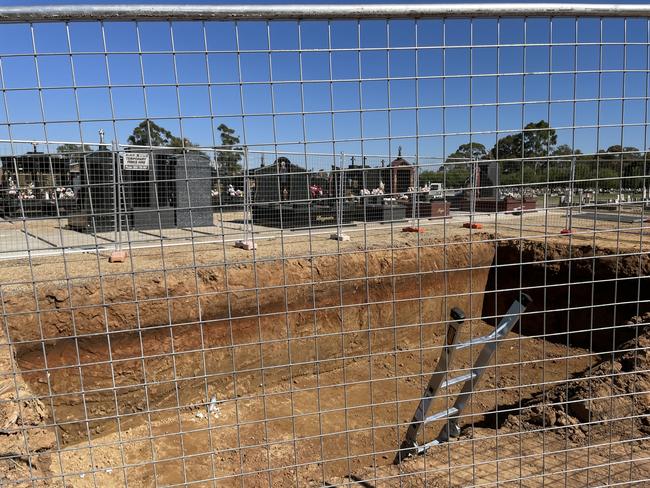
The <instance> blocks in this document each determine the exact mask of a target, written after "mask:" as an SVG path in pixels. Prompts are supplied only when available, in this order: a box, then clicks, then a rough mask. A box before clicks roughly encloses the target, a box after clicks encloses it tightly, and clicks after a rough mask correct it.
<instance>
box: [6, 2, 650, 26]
mask: <svg viewBox="0 0 650 488" xmlns="http://www.w3.org/2000/svg"><path fill="white" fill-rule="evenodd" d="M503 16H526V17H577V16H581V17H650V5H647V4H639V5H616V4H584V5H580V4H568V3H567V4H559V3H558V4H555V3H540V4H534V3H533V4H526V3H510V4H498V3H486V4H477V3H465V4H430V5H418V4H411V5H409V4H403V5H373V4H368V5H155V4H152V5H57V6H20V7H3V8H1V9H0V21H5V22H19V21H21V22H61V21H72V20H81V21H83V20H97V19H102V20H117V19H122V20H130V21H132V20H163V21H164V20H169V19H170V18H173V19H176V20H206V21H208V20H245V19H250V20H260V19H338V18H350V19H359V18H364V19H370V18H374V19H385V18H391V17H392V18H422V17H452V18H453V17H463V18H480V17H495V18H496V17H503Z"/></svg>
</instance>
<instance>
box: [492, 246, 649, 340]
mask: <svg viewBox="0 0 650 488" xmlns="http://www.w3.org/2000/svg"><path fill="white" fill-rule="evenodd" d="M649 275H650V257H649V256H648V254H647V253H639V252H638V251H636V252H630V253H626V252H623V251H621V252H619V253H615V251H614V250H612V249H603V248H597V247H596V248H594V247H592V246H584V245H575V244H574V245H567V244H558V243H550V242H549V243H546V244H544V243H540V242H528V241H508V242H500V243H498V245H497V246H496V251H495V256H494V262H493V265H492V267H491V269H490V274H489V277H488V281H487V284H486V293H485V295H484V301H483V317H484V318H485V320H489V321H490V323H492V324H494V323H495V322H496V321H497V320H498V317H499V316H500V315H502V314H503V313H505V311H506V310H507V308H508V306H510V304H511V303H512V301H513V300H514V299H516V298H517V297H518V295H519V293H520V290H521V291H525V292H526V293H528V294H529V295H530V296H531V297H532V298H533V305H532V306H531V307H530V308H529V309H528V310H527V317H526V321H525V322H523V323H524V327H523V328H521V327H519V325H520V324H519V325H518V326H517V327H516V328H515V331H516V332H518V333H521V334H523V335H527V336H540V337H544V339H546V340H549V341H553V342H556V343H560V344H569V345H572V346H578V347H584V348H585V349H589V350H591V351H594V352H606V351H612V350H614V349H615V348H616V347H617V346H618V345H619V344H621V343H623V342H625V341H628V340H630V339H632V338H634V337H635V336H636V334H637V329H636V327H635V325H634V324H633V323H629V319H630V318H631V317H633V316H636V315H642V314H643V313H645V312H647V311H648V310H650V300H649V299H650V283H649V282H648V277H649Z"/></svg>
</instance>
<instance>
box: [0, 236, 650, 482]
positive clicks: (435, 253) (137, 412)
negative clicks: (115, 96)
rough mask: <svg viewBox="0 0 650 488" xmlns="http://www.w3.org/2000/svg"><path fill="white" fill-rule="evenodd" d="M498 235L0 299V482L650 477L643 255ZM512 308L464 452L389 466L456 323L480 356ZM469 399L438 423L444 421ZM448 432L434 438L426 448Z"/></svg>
mask: <svg viewBox="0 0 650 488" xmlns="http://www.w3.org/2000/svg"><path fill="white" fill-rule="evenodd" d="M498 237H499V236H496V235H485V236H482V238H481V239H479V240H478V241H476V242H474V241H466V240H461V239H455V240H450V241H446V242H442V241H440V240H439V239H430V240H426V239H427V238H425V237H419V239H420V240H419V241H418V246H417V247H415V246H412V245H411V246H409V245H408V244H406V245H400V246H397V247H395V248H389V249H386V248H382V247H380V246H369V247H367V248H364V249H361V248H358V247H357V248H353V247H352V248H350V249H348V250H346V251H345V252H342V253H341V254H340V255H324V256H316V255H314V256H312V257H309V258H304V257H297V258H279V257H278V258H277V259H276V260H274V259H268V260H264V261H259V262H256V263H255V264H229V265H225V266H224V265H218V266H217V265H215V266H210V265H205V264H201V265H200V266H199V265H197V264H196V263H194V264H192V263H191V262H190V263H187V262H186V263H185V265H186V266H180V265H179V266H178V267H177V268H174V267H168V268H167V271H166V272H165V273H162V272H160V271H152V272H145V271H140V272H133V273H129V272H128V271H129V263H124V264H120V265H115V266H123V268H121V269H123V270H124V271H126V272H125V273H123V274H119V273H118V274H113V275H106V276H105V277H103V278H101V279H100V278H97V277H95V278H94V279H89V278H79V279H74V278H71V279H69V280H68V281H59V282H52V283H46V282H37V283H36V284H35V285H34V287H33V288H32V287H31V286H29V285H27V286H26V285H24V284H22V283H21V284H16V285H11V284H9V285H3V287H2V307H3V308H2V310H3V315H4V317H5V324H4V328H3V329H4V330H3V344H4V345H3V346H2V349H1V356H0V361H1V363H0V364H1V366H2V372H3V374H2V378H1V380H2V385H1V387H0V398H1V399H2V403H1V404H0V406H1V410H0V425H2V430H1V431H0V438H2V442H1V443H0V445H1V447H0V480H2V481H3V482H7V483H10V482H15V483H17V484H18V485H19V486H20V480H23V481H24V480H26V479H29V478H30V476H31V477H32V478H35V479H37V482H36V484H37V485H38V483H41V484H42V485H43V486H46V485H47V486H86V485H87V486H94V485H95V484H97V485H100V486H121V485H123V484H124V483H128V484H129V485H130V486H150V485H153V484H154V483H157V484H160V485H179V484H183V483H191V484H192V485H193V486H212V485H213V481H211V480H212V479H213V478H214V479H216V480H218V481H217V483H218V484H219V485H220V486H259V485H264V484H267V483H270V484H272V485H273V486H296V485H297V486H350V485H359V486H373V487H374V486H377V487H379V486H404V483H413V485H414V486H422V484H423V483H426V484H427V486H467V485H468V484H477V485H483V484H485V485H486V486H487V485H492V484H495V483H497V482H498V483H499V486H508V482H509V481H510V482H511V483H512V484H513V486H514V484H517V485H519V483H520V480H523V481H522V482H523V483H524V485H525V486H540V485H541V484H542V483H544V484H545V483H554V482H558V483H562V484H565V485H567V486H586V485H601V484H613V483H625V482H626V481H630V480H639V479H648V478H650V463H649V462H648V459H647V452H650V451H649V448H650V443H649V442H648V434H649V433H650V421H649V420H648V419H649V417H648V415H649V414H650V373H649V369H650V363H649V360H650V353H649V349H648V348H650V329H649V328H648V325H647V324H648V322H649V319H650V314H649V313H650V306H649V305H648V298H649V295H650V287H649V286H648V282H647V276H648V274H649V273H650V258H649V257H648V256H647V255H646V254H639V253H638V252H633V251H631V252H629V253H625V252H622V251H621V250H618V252H615V251H614V250H613V249H611V248H609V247H593V246H589V245H586V244H584V243H580V242H578V243H574V244H573V245H572V244H571V243H570V242H569V241H559V240H553V241H552V240H547V241H546V242H545V241H544V240H542V239H539V240H534V239H531V240H508V239H499V238H498ZM414 238H416V237H414ZM268 245H270V244H268ZM278 256H279V255H278ZM138 259H139V257H138V255H137V254H135V255H134V256H132V259H131V261H132V263H131V264H130V266H133V262H137V260H138ZM154 269H155V268H154ZM279 270H280V271H279ZM285 279H286V282H285ZM520 292H525V293H527V294H529V295H530V296H531V297H532V299H533V303H532V305H530V306H529V308H528V309H527V310H526V312H525V313H524V314H523V315H522V317H521V320H520V322H519V323H518V324H517V326H516V327H515V329H514V331H513V332H511V333H510V334H509V335H508V336H507V337H506V338H505V339H504V340H502V341H500V343H499V344H498V346H497V350H496V354H495V356H494V358H493V360H492V362H491V364H490V366H489V367H488V368H487V370H486V373H485V374H484V376H483V378H482V379H481V381H480V383H478V384H477V385H476V386H475V388H474V390H475V392H474V394H473V395H472V397H471V399H470V401H469V403H468V405H467V408H466V409H465V411H464V412H463V413H462V416H461V418H460V427H461V432H460V436H459V437H458V438H457V439H453V440H451V441H450V442H448V443H443V444H441V445H439V446H433V447H432V448H431V449H429V450H428V451H427V452H426V453H425V454H424V455H422V456H415V457H412V458H409V459H407V460H405V461H403V462H402V463H401V464H400V465H394V464H392V462H393V459H394V457H395V454H396V452H397V449H398V448H399V446H400V445H401V443H402V441H403V439H404V435H405V432H406V427H407V426H408V423H409V421H410V419H411V417H412V416H413V413H414V412H415V409H416V407H417V404H418V401H419V399H420V398H421V396H422V394H423V391H424V390H425V388H426V385H427V382H428V381H429V377H430V375H431V373H432V372H433V370H434V369H435V367H436V364H437V361H438V359H439V357H440V354H441V347H442V345H443V343H444V337H445V327H446V323H447V322H448V321H449V320H450V319H449V312H450V310H451V309H452V307H458V308H460V309H462V310H463V311H464V312H465V315H466V317H467V318H466V320H465V323H464V324H463V325H462V327H461V329H460V340H461V341H466V340H468V339H470V338H475V337H478V336H481V335H485V334H489V333H490V332H492V331H493V330H494V326H495V324H496V323H497V322H498V321H499V319H500V318H501V316H502V315H503V314H504V313H505V311H506V310H507V308H508V307H509V306H510V304H511V303H512V302H513V300H515V299H517V297H519V296H520ZM103 303H104V304H106V305H105V306H103V305H102V304H103ZM9 342H10V344H11V345H9ZM478 351H479V348H478V347H469V348H466V349H464V350H461V351H459V352H458V354H457V355H456V358H455V360H454V362H453V364H452V365H451V367H450V375H454V374H456V375H458V374H463V373H467V372H468V371H469V368H470V367H471V364H472V363H473V361H474V360H475V359H476V356H477V354H478ZM459 387H460V385H457V386H455V387H451V388H450V389H449V392H448V393H447V394H440V395H439V396H438V397H437V398H436V400H435V401H434V403H433V407H432V411H434V410H442V409H444V408H447V406H448V405H451V404H452V403H453V401H454V398H455V394H456V393H457V392H458V389H459ZM17 395H19V397H17ZM443 425H444V422H435V423H432V424H429V425H427V426H426V427H425V428H424V429H423V433H421V435H420V438H419V441H420V442H422V443H423V442H426V441H430V440H432V439H434V438H435V436H436V435H437V433H438V431H439V430H440V428H441V427H442V426H443ZM23 432H24V436H23ZM241 466H243V467H244V468H245V470H242V469H240V467H241ZM190 477H191V478H190ZM39 479H40V481H38V480H39ZM208 480H210V481H208ZM24 484H25V486H27V484H30V485H31V483H27V482H26V481H25V483H24Z"/></svg>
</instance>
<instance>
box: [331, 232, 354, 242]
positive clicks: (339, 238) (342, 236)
mask: <svg viewBox="0 0 650 488" xmlns="http://www.w3.org/2000/svg"><path fill="white" fill-rule="evenodd" d="M330 239H332V240H333V241H349V240H350V236H349V235H347V234H330Z"/></svg>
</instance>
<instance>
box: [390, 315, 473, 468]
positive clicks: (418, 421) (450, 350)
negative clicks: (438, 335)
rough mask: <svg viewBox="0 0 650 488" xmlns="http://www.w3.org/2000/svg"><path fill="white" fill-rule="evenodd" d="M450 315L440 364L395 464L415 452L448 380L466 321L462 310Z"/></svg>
mask: <svg viewBox="0 0 650 488" xmlns="http://www.w3.org/2000/svg"><path fill="white" fill-rule="evenodd" d="M450 316H451V319H452V320H451V321H450V322H448V323H447V333H446V334H445V344H444V346H443V349H442V352H441V354H440V359H439V360H438V364H437V365H436V369H435V371H434V372H433V374H432V375H431V378H429V384H428V385H427V388H426V390H425V391H424V393H423V395H422V398H421V399H420V403H419V404H418V408H417V409H416V410H415V414H414V415H413V418H412V419H411V422H410V424H409V426H408V428H407V430H406V437H405V439H404V442H403V443H402V446H401V447H400V450H399V451H398V453H397V457H396V458H395V461H394V462H395V464H397V463H399V462H400V461H399V460H398V458H399V459H401V458H402V457H404V455H410V454H412V453H413V452H415V449H416V447H417V436H418V433H419V432H420V429H421V428H422V426H423V425H424V424H425V423H427V419H426V415H427V413H428V411H429V408H430V407H431V403H432V402H433V400H434V399H435V397H436V394H437V393H438V391H439V390H440V386H441V384H442V383H443V380H446V379H447V377H448V375H449V364H450V363H451V361H452V359H453V356H454V353H455V351H456V347H455V345H456V341H457V340H458V337H459V334H458V331H459V329H460V326H461V325H462V324H463V323H464V321H465V314H464V312H463V311H462V310H460V309H458V308H453V309H452V310H451V313H450Z"/></svg>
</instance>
